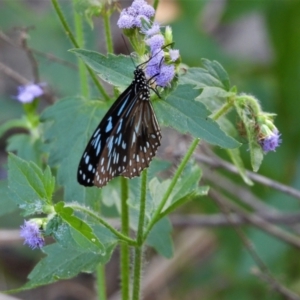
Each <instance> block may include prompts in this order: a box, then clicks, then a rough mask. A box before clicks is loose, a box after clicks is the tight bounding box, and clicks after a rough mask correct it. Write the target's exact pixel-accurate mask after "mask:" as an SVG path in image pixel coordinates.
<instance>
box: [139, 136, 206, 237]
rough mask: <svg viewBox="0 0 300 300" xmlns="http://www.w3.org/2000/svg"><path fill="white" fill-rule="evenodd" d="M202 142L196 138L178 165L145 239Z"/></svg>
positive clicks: (146, 231)
mask: <svg viewBox="0 0 300 300" xmlns="http://www.w3.org/2000/svg"><path fill="white" fill-rule="evenodd" d="M199 142H200V139H195V140H194V141H193V142H192V144H191V145H190V148H189V149H188V151H187V153H186V154H185V156H184V157H183V159H182V161H181V163H180V165H179V166H178V168H177V170H176V172H175V175H174V177H173V178H172V181H171V183H170V185H169V187H168V189H167V191H166V193H165V194H164V196H163V198H162V200H161V202H160V204H159V206H158V207H157V209H156V211H155V212H154V214H153V217H152V218H151V221H150V222H149V224H148V226H147V228H146V230H145V233H144V237H143V240H145V239H146V238H147V236H148V234H149V232H150V230H151V229H152V227H153V226H154V224H155V223H156V222H157V220H158V219H159V215H160V213H161V212H162V210H163V208H164V206H165V204H166V202H167V201H168V198H169V196H170V195H171V193H172V191H173V189H174V187H175V184H176V183H177V180H178V179H179V176H180V175H181V173H182V172H183V170H184V168H185V166H186V164H187V163H188V161H189V159H190V158H191V156H192V154H193V152H194V151H195V149H196V147H197V146H198V144H199Z"/></svg>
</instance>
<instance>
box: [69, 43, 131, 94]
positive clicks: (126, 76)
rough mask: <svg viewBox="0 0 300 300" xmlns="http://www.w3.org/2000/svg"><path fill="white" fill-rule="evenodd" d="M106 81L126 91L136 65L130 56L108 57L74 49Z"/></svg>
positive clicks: (111, 55) (110, 55)
mask: <svg viewBox="0 0 300 300" xmlns="http://www.w3.org/2000/svg"><path fill="white" fill-rule="evenodd" d="M70 51H71V52H73V53H75V54H76V55H77V56H78V57H80V58H81V59H82V60H83V61H84V62H85V63H86V64H87V65H88V66H89V67H91V68H92V69H93V70H94V71H95V72H96V73H97V74H98V75H99V76H100V78H101V79H103V80H104V81H106V82H108V83H110V84H112V85H114V86H116V87H118V88H121V89H124V88H125V87H127V86H128V85H129V84H130V83H131V81H132V78H133V71H134V65H133V63H132V60H131V59H130V57H128V56H124V55H113V54H108V55H107V56H105V55H103V54H101V53H98V52H95V51H89V50H84V49H72V50H70Z"/></svg>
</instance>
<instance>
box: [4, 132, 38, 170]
mask: <svg viewBox="0 0 300 300" xmlns="http://www.w3.org/2000/svg"><path fill="white" fill-rule="evenodd" d="M42 147H43V143H42V141H41V140H40V139H36V138H34V137H32V136H31V135H29V134H15V135H13V136H11V137H10V138H9V139H8V145H7V147H6V150H7V151H16V153H17V155H18V156H19V157H21V158H23V159H24V160H26V161H33V162H35V163H36V164H37V165H39V166H41V165H42V159H41V155H42V154H43V150H42Z"/></svg>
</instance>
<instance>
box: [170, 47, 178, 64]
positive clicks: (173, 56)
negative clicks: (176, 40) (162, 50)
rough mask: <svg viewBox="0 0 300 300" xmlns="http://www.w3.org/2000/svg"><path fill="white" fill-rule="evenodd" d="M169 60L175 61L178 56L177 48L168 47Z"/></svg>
mask: <svg viewBox="0 0 300 300" xmlns="http://www.w3.org/2000/svg"><path fill="white" fill-rule="evenodd" d="M169 54H170V58H171V61H173V62H174V61H176V60H177V59H178V58H179V50H177V49H170V50H169Z"/></svg>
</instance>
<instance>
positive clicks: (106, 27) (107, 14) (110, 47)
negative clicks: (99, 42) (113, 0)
mask: <svg viewBox="0 0 300 300" xmlns="http://www.w3.org/2000/svg"><path fill="white" fill-rule="evenodd" d="M110 15H111V13H110V12H109V11H108V10H105V12H104V13H103V22H104V31H105V38H106V47H107V53H113V52H114V48H113V43H112V36H111V30H110Z"/></svg>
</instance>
